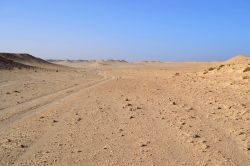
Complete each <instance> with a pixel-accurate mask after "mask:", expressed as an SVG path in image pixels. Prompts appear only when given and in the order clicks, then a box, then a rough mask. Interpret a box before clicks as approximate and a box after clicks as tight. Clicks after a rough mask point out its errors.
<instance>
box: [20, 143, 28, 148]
mask: <svg viewBox="0 0 250 166" xmlns="http://www.w3.org/2000/svg"><path fill="white" fill-rule="evenodd" d="M20 146H21V148H28V146H27V145H23V144H21V145H20Z"/></svg>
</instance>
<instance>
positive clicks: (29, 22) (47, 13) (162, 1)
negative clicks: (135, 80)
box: [0, 0, 250, 61]
mask: <svg viewBox="0 0 250 166" xmlns="http://www.w3.org/2000/svg"><path fill="white" fill-rule="evenodd" d="M0 52H27V53H30V54H32V55H34V56H38V57H41V58H53V59H108V58H113V59H126V60H130V61H134V60H135V61H136V60H162V61H202V60H204V61H211V60H224V59H227V58H230V57H232V56H234V55H235V54H248V55H250V0H0Z"/></svg>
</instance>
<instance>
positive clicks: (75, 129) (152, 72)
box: [0, 68, 250, 165]
mask: <svg viewBox="0 0 250 166" xmlns="http://www.w3.org/2000/svg"><path fill="white" fill-rule="evenodd" d="M98 72H99V73H101V76H100V75H95V76H93V73H91V72H89V73H88V74H86V76H85V78H86V80H87V81H82V82H81V83H79V84H78V85H76V86H72V87H68V88H66V89H64V90H58V91H57V92H55V93H50V94H46V95H43V96H41V97H37V98H35V99H29V100H28V101H26V102H23V103H20V104H17V105H12V106H8V104H6V106H8V107H7V108H4V109H2V110H1V112H0V118H1V119H0V133H1V135H0V145H1V146H0V165H12V164H13V165H249V164H250V152H249V150H247V145H248V141H249V136H250V121H249V118H250V113H249V111H250V110H249V108H250V103H249V101H250V95H249V93H250V87H249V82H248V80H239V79H238V78H237V77H231V76H232V75H227V74H220V73H219V74H206V75H204V74H202V70H200V71H198V72H193V71H192V72H191V71H187V70H180V71H179V70H178V71H177V70H175V69H162V68H126V69H125V68H121V69H112V68H111V69H107V70H100V71H98ZM87 78H91V79H87ZM232 82H233V84H232ZM2 88H5V87H2Z"/></svg>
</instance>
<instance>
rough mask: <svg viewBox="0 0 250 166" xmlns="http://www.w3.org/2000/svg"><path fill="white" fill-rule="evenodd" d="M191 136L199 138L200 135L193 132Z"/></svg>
mask: <svg viewBox="0 0 250 166" xmlns="http://www.w3.org/2000/svg"><path fill="white" fill-rule="evenodd" d="M192 137H193V138H200V136H199V135H198V134H194V135H193V136H192Z"/></svg>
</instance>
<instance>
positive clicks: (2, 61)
mask: <svg viewBox="0 0 250 166" xmlns="http://www.w3.org/2000/svg"><path fill="white" fill-rule="evenodd" d="M14 68H18V69H22V68H33V66H29V65H25V64H21V63H18V62H14V61H13V60H9V59H6V58H4V57H2V56H0V69H7V70H11V69H14Z"/></svg>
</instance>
